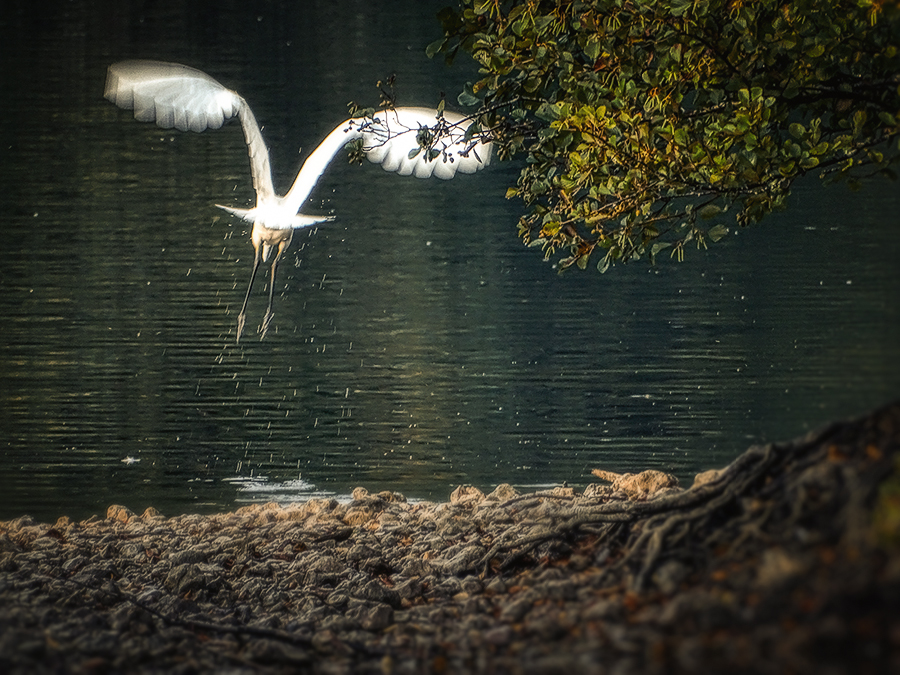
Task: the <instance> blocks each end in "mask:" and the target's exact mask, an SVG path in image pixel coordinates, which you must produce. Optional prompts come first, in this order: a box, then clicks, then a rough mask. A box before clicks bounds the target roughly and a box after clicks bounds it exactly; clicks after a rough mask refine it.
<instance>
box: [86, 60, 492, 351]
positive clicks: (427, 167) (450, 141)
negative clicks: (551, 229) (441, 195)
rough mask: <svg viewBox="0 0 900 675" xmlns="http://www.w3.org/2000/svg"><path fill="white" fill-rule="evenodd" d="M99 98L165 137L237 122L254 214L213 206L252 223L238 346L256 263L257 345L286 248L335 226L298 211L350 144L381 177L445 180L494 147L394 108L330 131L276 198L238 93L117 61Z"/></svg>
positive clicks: (462, 121) (438, 120)
mask: <svg viewBox="0 0 900 675" xmlns="http://www.w3.org/2000/svg"><path fill="white" fill-rule="evenodd" d="M104 96H105V97H106V98H107V99H109V100H110V101H112V102H113V103H115V104H116V105H117V106H119V107H120V108H124V109H126V110H134V117H135V119H136V120H138V121H141V122H155V123H156V124H157V125H158V126H160V127H162V128H163V129H171V128H172V127H175V128H176V129H179V130H180V131H188V130H190V131H196V132H201V131H205V130H206V129H218V128H219V127H221V126H222V125H223V124H224V123H225V122H226V121H227V120H229V119H231V118H232V117H234V116H235V115H237V116H238V117H239V118H240V120H241V127H242V128H243V130H244V140H245V141H246V142H247V150H248V152H249V154H250V173H251V175H252V177H253V187H254V189H255V190H256V206H255V207H254V208H252V209H238V208H233V207H230V206H222V205H221V204H216V206H218V207H219V208H221V209H224V210H225V211H228V213H231V214H233V215H235V216H237V217H239V218H242V219H243V220H245V221H247V222H250V223H253V229H252V231H251V234H250V237H251V240H252V242H253V252H254V254H253V271H252V272H251V273H250V284H249V285H248V286H247V294H246V295H245V296H244V304H243V305H242V306H241V313H240V314H239V315H238V320H237V341H240V339H241V333H242V332H243V330H244V319H245V313H246V311H247V302H248V301H249V300H250V291H251V290H252V289H253V281H254V280H255V279H256V272H257V270H258V269H259V265H260V263H261V262H266V260H267V259H268V257H269V252H270V251H271V250H273V249H274V250H275V257H274V258H273V259H272V266H271V277H270V281H269V305H268V308H267V309H266V314H265V316H264V317H263V321H262V324H261V326H260V329H259V332H260V338H262V337H265V334H266V331H267V330H268V328H269V323H270V322H271V321H272V295H273V292H274V288H275V268H276V266H277V264H278V261H279V259H280V258H281V254H282V253H283V252H284V250H285V249H286V248H287V247H288V245H289V244H290V243H291V236H292V234H293V231H294V230H295V229H298V228H303V227H309V226H311V225H315V224H316V223H321V222H325V221H328V220H332V219H333V217H332V216H316V215H308V214H303V213H300V209H301V208H302V207H303V205H304V204H305V203H306V200H307V198H308V197H309V194H310V193H311V192H312V189H313V187H314V186H315V184H316V181H318V179H319V177H320V176H321V175H322V174H323V173H324V172H325V169H326V168H327V167H328V164H329V163H330V162H331V160H332V159H333V158H334V157H335V155H337V153H338V152H339V151H340V150H341V149H342V148H344V147H345V146H346V145H348V143H350V142H353V141H356V142H358V143H361V145H360V149H361V150H362V152H363V153H364V154H365V156H366V157H367V158H368V159H369V161H371V162H374V163H376V164H381V166H382V167H384V169H385V170H387V171H396V172H397V173H399V174H401V175H403V176H408V175H410V174H412V175H414V176H416V177H417V178H428V177H429V176H437V177H438V178H443V179H448V178H452V177H453V176H455V175H456V173H457V172H459V173H474V172H475V171H478V170H479V169H481V168H483V167H485V166H487V164H488V163H489V162H490V161H491V149H492V148H491V143H490V142H489V141H488V142H485V141H483V140H481V139H480V138H479V137H478V136H471V135H468V134H466V129H468V127H469V125H470V124H471V119H469V118H465V117H463V116H462V115H458V114H456V113H452V112H445V111H442V112H438V111H437V110H430V109H427V108H391V109H388V110H383V111H380V112H378V113H375V114H374V115H372V116H371V117H360V118H356V119H349V120H346V121H344V122H342V123H341V124H339V125H338V126H337V127H335V129H334V131H332V132H331V133H330V134H328V136H326V137H325V140H323V141H322V142H321V143H320V144H319V146H318V147H317V148H316V149H315V150H314V151H313V152H312V154H310V156H309V157H308V158H307V159H306V161H305V162H304V163H303V166H302V167H301V168H300V172H299V173H298V174H297V178H296V179H295V180H294V184H293V185H292V186H291V189H290V190H288V193H287V194H286V195H285V196H283V197H281V196H279V195H277V194H275V188H274V187H273V184H272V170H271V168H270V167H269V151H268V149H267V148H266V144H265V142H264V141H263V138H262V133H261V132H260V130H259V125H258V124H257V123H256V118H255V117H254V116H253V112H252V111H251V110H250V106H248V105H247V102H246V101H245V100H244V99H243V98H242V97H241V96H240V95H238V94H237V92H234V91H231V90H230V89H226V88H225V87H224V86H222V85H221V84H219V82H217V81H216V80H214V79H213V78H212V77H210V76H209V75H207V74H206V73H203V72H201V71H199V70H196V69H194V68H190V67H188V66H182V65H180V64H177V63H165V62H162V61H121V62H119V63H114V64H113V65H111V66H110V67H109V72H108V73H107V77H106V91H105V93H104ZM470 136H471V137H470Z"/></svg>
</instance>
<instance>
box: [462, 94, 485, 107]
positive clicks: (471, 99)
mask: <svg viewBox="0 0 900 675" xmlns="http://www.w3.org/2000/svg"><path fill="white" fill-rule="evenodd" d="M456 102H457V103H459V104H460V105H461V106H464V107H466V108H471V107H472V106H473V105H479V104H480V103H481V99H480V98H478V97H477V96H473V95H472V94H470V93H469V92H467V91H462V92H460V94H459V96H457V97H456Z"/></svg>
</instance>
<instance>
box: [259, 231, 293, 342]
mask: <svg viewBox="0 0 900 675" xmlns="http://www.w3.org/2000/svg"><path fill="white" fill-rule="evenodd" d="M290 241H291V238H290V237H288V238H287V239H282V240H281V241H280V242H279V243H278V250H277V251H276V252H275V257H274V258H273V259H272V277H271V279H269V306H268V307H267V308H266V315H265V316H264V317H263V321H262V326H261V327H260V329H259V339H260V340H262V339H263V338H264V337H266V332H267V331H268V330H269V323H271V321H272V317H273V316H274V315H273V314H272V298H273V297H274V295H275V268H276V267H278V261H279V260H281V253H282V251H284V249H285V248H286V247H287V245H288V244H289V243H290Z"/></svg>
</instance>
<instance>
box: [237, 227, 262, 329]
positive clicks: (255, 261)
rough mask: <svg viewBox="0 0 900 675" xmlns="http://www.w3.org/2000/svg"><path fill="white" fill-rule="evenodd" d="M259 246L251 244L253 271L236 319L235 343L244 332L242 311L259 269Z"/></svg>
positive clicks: (245, 308)
mask: <svg viewBox="0 0 900 675" xmlns="http://www.w3.org/2000/svg"><path fill="white" fill-rule="evenodd" d="M259 260H260V255H259V247H258V246H256V245H255V244H254V246H253V271H252V272H251V273H250V284H249V285H248V286H247V295H245V296H244V304H243V306H242V307H241V313H240V314H238V320H237V339H236V340H235V343H238V342H240V341H241V333H243V332H244V313H245V312H246V311H247V302H248V301H249V300H250V291H252V290H253V281H254V280H255V279H256V270H258V269H259Z"/></svg>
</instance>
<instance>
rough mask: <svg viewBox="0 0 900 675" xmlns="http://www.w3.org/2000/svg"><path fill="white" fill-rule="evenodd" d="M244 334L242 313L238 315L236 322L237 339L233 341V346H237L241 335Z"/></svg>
mask: <svg viewBox="0 0 900 675" xmlns="http://www.w3.org/2000/svg"><path fill="white" fill-rule="evenodd" d="M243 332H244V313H243V312H241V313H240V314H238V320H237V337H236V338H235V340H234V343H235V344H238V343H239V342H240V341H241V333H243Z"/></svg>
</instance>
